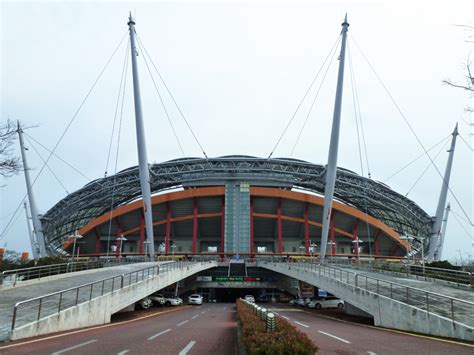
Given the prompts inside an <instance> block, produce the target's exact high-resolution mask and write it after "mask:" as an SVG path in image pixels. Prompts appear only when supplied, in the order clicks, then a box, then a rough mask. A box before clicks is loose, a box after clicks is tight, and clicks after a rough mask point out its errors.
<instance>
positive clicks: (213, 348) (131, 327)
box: [0, 303, 474, 355]
mask: <svg viewBox="0 0 474 355" xmlns="http://www.w3.org/2000/svg"><path fill="white" fill-rule="evenodd" d="M265 306H266V307H267V308H269V309H273V310H274V311H275V312H276V313H278V314H279V315H280V316H282V317H285V318H286V319H287V320H288V321H289V322H291V323H292V324H293V325H295V326H296V327H297V328H298V329H300V330H301V331H303V332H304V333H306V334H308V336H309V338H310V339H311V340H312V341H313V342H314V343H315V344H316V345H317V346H318V348H319V349H320V350H319V352H318V354H340V355H341V354H366V355H374V354H416V355H423V354H430V355H432V354H449V355H455V354H474V345H468V344H462V343H458V342H455V341H446V340H438V339H435V338H430V337H425V336H418V335H411V334H407V333H403V332H398V331H392V330H384V329H380V328H376V327H372V326H367V325H363V324H356V323H349V322H346V321H341V320H336V319H332V318H328V317H327V316H324V315H321V313H325V314H331V315H333V316H338V315H337V313H338V312H337V311H335V312H332V313H331V312H324V311H319V314H318V311H314V312H313V311H308V310H306V309H304V308H298V307H289V306H287V305H281V304H277V305H270V304H266V305H265ZM114 318H115V320H116V323H112V324H108V325H103V326H97V327H92V328H87V329H81V330H76V331H70V332H64V333H61V334H53V335H50V336H42V337H38V338H34V339H29V340H20V341H16V342H11V343H5V344H2V345H1V346H0V354H35V355H41V354H54V355H56V354H88V355H91V354H103V355H107V354H119V355H122V354H166V355H168V354H179V355H186V354H190V355H192V354H195V355H197V354H200V355H201V354H219V355H221V354H222V355H233V354H237V353H238V351H237V323H236V314H235V305H234V304H232V303H228V304H224V303H218V304H204V305H202V306H180V307H176V308H173V307H162V308H154V309H150V310H146V311H140V312H130V313H124V314H121V315H118V316H117V317H114Z"/></svg>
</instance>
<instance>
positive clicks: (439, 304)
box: [288, 262, 474, 327]
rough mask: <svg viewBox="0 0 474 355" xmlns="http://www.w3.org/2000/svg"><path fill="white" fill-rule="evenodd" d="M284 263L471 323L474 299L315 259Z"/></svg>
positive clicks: (473, 324) (473, 319) (473, 321)
mask: <svg viewBox="0 0 474 355" xmlns="http://www.w3.org/2000/svg"><path fill="white" fill-rule="evenodd" d="M288 267H289V268H290V269H291V268H292V267H295V268H298V269H303V270H307V271H310V272H314V273H315V274H318V276H319V277H325V278H330V279H332V280H337V281H340V282H342V283H345V284H347V285H350V286H352V287H355V288H359V289H363V290H366V291H369V292H372V293H375V294H378V295H381V296H385V297H388V298H390V299H392V300H396V301H399V302H402V303H405V304H408V305H410V306H413V307H417V308H419V309H422V310H424V311H426V312H428V313H431V314H435V315H438V316H442V317H446V318H448V319H450V320H452V321H453V322H454V321H456V322H458V323H462V324H465V325H468V326H470V327H473V326H474V317H473V315H474V302H470V301H465V300H462V299H459V298H455V297H449V296H446V295H442V294H439V293H435V292H431V291H426V290H423V289H420V288H416V287H411V286H406V285H403V284H400V283H396V282H392V281H387V280H382V279H378V278H376V277H372V276H367V275H362V274H358V273H356V272H354V271H350V270H345V269H341V268H337V267H334V266H328V265H320V264H316V263H308V262H301V263H288Z"/></svg>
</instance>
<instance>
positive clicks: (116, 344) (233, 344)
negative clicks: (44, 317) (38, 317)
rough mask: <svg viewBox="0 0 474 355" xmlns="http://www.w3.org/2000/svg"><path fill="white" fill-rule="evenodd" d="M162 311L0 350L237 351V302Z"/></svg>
mask: <svg viewBox="0 0 474 355" xmlns="http://www.w3.org/2000/svg"><path fill="white" fill-rule="evenodd" d="M159 311H160V313H157V314H156V313H155V314H153V313H152V312H145V313H142V315H143V316H142V317H141V318H134V317H133V316H132V317H133V318H134V319H129V320H126V321H122V322H120V323H112V324H109V325H105V326H98V327H92V328H88V329H83V330H78V331H72V332H67V333H63V334H57V335H53V336H45V337H40V338H36V339H30V340H27V341H24V340H23V341H18V342H12V343H9V344H7V345H3V346H0V354H35V355H40V354H54V355H56V354H88V355H91V354H120V355H122V354H179V355H185V354H190V355H192V354H229V355H232V354H237V323H236V314H235V307H234V305H233V304H204V305H202V306H181V307H179V308H171V307H166V308H161V309H159ZM153 312H155V311H154V310H153Z"/></svg>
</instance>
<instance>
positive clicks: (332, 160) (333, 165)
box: [320, 14, 349, 263]
mask: <svg viewBox="0 0 474 355" xmlns="http://www.w3.org/2000/svg"><path fill="white" fill-rule="evenodd" d="M348 27H349V23H347V14H346V16H345V18H344V22H343V23H342V32H341V34H342V40H341V54H340V55H339V72H338V76H337V88H336V101H335V103H334V116H333V119H332V130H331V142H330V143H329V154H328V164H327V166H326V176H325V178H326V184H325V187H324V209H323V228H322V232H321V248H320V263H325V258H326V248H327V243H328V233H329V224H330V221H331V212H332V200H333V195H334V186H335V184H336V170H337V152H338V148H339V129H340V126H341V105H342V89H343V86H344V62H345V58H346V38H347V29H348Z"/></svg>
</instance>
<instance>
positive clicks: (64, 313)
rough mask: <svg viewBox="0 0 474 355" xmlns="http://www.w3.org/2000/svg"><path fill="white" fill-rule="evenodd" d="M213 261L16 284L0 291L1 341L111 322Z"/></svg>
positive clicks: (109, 270) (137, 266) (136, 266)
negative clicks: (112, 318) (141, 300)
mask: <svg viewBox="0 0 474 355" xmlns="http://www.w3.org/2000/svg"><path fill="white" fill-rule="evenodd" d="M216 265H217V264H216V262H215V261H206V262H161V263H159V262H148V263H137V264H130V265H122V266H115V267H109V268H106V269H98V270H88V271H83V272H76V273H71V274H67V275H58V276H56V277H52V279H51V278H48V279H45V280H43V281H42V282H36V283H33V284H31V283H28V282H26V285H25V286H22V285H21V283H19V284H18V286H16V287H11V288H7V289H4V290H1V291H0V341H2V340H8V339H10V340H15V339H20V338H26V337H32V336H37V335H41V334H46V333H53V332H58V331H64V330H68V329H74V328H81V327H87V326H93V325H99V324H105V323H109V322H110V319H111V316H112V314H114V313H117V312H118V311H120V310H122V309H125V308H127V307H128V306H130V305H133V304H134V303H135V302H137V301H139V300H140V299H142V298H144V297H146V296H148V295H150V294H152V293H153V292H156V291H158V290H160V289H162V288H164V287H167V286H169V285H172V284H174V283H176V282H178V281H180V280H182V279H185V278H187V277H189V276H191V275H194V274H196V273H199V272H201V271H204V270H206V269H209V268H212V267H215V266H216Z"/></svg>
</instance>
